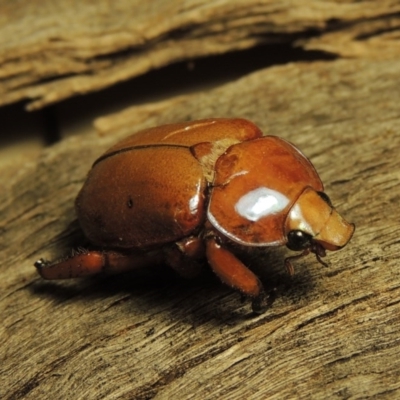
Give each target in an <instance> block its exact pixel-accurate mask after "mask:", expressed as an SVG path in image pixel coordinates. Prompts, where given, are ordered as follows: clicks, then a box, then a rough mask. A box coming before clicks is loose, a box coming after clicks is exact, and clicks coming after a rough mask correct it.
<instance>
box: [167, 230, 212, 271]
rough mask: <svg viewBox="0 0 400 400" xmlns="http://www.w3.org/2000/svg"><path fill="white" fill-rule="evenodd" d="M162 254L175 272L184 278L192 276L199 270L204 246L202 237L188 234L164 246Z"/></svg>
mask: <svg viewBox="0 0 400 400" xmlns="http://www.w3.org/2000/svg"><path fill="white" fill-rule="evenodd" d="M164 254H165V262H166V263H167V264H168V265H169V266H170V267H171V268H172V269H173V270H174V271H175V272H177V273H178V274H179V275H180V276H182V277H184V278H194V277H196V276H197V275H199V274H200V272H201V269H202V263H201V260H202V259H204V258H205V248H204V244H203V241H202V239H200V238H198V237H196V236H190V237H188V238H185V239H183V240H180V241H179V242H176V243H174V244H173V245H172V246H168V247H165V248H164Z"/></svg>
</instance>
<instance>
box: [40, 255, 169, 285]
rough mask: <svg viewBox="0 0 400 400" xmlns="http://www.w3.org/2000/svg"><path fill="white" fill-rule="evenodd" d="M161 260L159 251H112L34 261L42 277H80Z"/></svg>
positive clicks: (125, 269) (150, 263) (130, 268)
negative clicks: (52, 260)
mask: <svg viewBox="0 0 400 400" xmlns="http://www.w3.org/2000/svg"><path fill="white" fill-rule="evenodd" d="M162 261H163V254H162V253H161V252H160V251H153V252H147V253H140V254H138V253H134V254H130V253H127V254H125V253H117V252H114V251H86V250H82V251H79V252H76V253H75V254H73V255H72V256H71V257H67V258H64V259H61V260H59V261H56V262H47V261H44V260H42V259H40V260H38V261H36V262H35V267H36V268H37V270H38V272H39V274H40V275H41V277H42V278H44V279H50V280H52V279H69V278H81V277H85V276H90V275H95V274H98V273H101V272H102V273H110V274H114V273H121V272H125V271H130V270H134V269H138V268H144V267H147V266H149V265H158V264H161V263H162Z"/></svg>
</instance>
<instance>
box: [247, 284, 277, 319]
mask: <svg viewBox="0 0 400 400" xmlns="http://www.w3.org/2000/svg"><path fill="white" fill-rule="evenodd" d="M276 295H277V289H276V288H273V289H272V290H271V292H269V293H268V294H267V293H265V291H264V290H262V291H261V293H260V294H259V295H258V296H257V297H255V298H253V301H252V303H251V309H252V310H253V313H254V314H262V313H263V312H265V311H266V310H267V309H268V308H270V307H271V306H272V304H273V303H274V301H275V299H276Z"/></svg>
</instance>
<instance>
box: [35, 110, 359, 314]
mask: <svg viewBox="0 0 400 400" xmlns="http://www.w3.org/2000/svg"><path fill="white" fill-rule="evenodd" d="M323 190H324V188H323V184H322V182H321V179H320V178H319V176H318V174H317V172H316V170H315V168H314V166H313V165H312V164H311V162H310V161H309V160H308V159H307V158H306V157H305V156H304V155H303V154H302V153H301V152H300V151H299V150H298V149H297V148H296V147H294V146H293V145H292V144H290V143H289V142H287V141H286V140H284V139H281V138H278V137H276V136H263V135H262V132H261V131H260V129H259V128H258V127H257V126H255V125H254V124H253V123H251V122H250V121H247V120H244V119H223V118H214V119H205V120H199V121H192V122H183V123H177V124H171V125H165V126H160V127H155V128H150V129H146V130H143V131H141V132H138V133H136V134H134V135H132V136H129V137H128V138H126V139H125V140H122V141H121V142H119V143H118V144H116V145H115V146H113V147H111V148H110V149H109V150H108V151H106V153H105V154H103V155H102V156H101V157H100V158H98V159H97V161H95V163H94V164H93V167H92V169H91V171H90V172H89V174H88V177H87V180H86V182H85V184H84V185H83V187H82V189H81V191H80V192H79V194H78V197H77V199H76V202H75V207H76V213H77V217H78V220H79V223H80V225H81V227H82V230H83V232H84V234H85V235H86V237H87V238H88V239H89V241H90V242H91V243H92V244H93V245H94V246H95V248H96V249H97V250H90V251H89V250H87V251H78V252H76V253H75V254H73V255H72V256H70V257H67V258H65V259H62V260H59V261H56V262H48V261H44V260H42V259H40V260H38V261H37V262H36V263H35V266H36V268H37V270H38V271H39V273H40V275H41V276H42V277H43V278H45V279H63V278H76V277H83V276H87V275H92V274H95V273H98V272H123V271H127V270H132V269H136V268H141V267H146V266H149V265H153V264H159V263H163V262H164V263H166V264H168V265H169V266H171V267H172V268H173V269H175V270H176V271H178V272H179V273H180V274H182V275H186V276H190V275H192V274H194V273H195V271H196V269H197V268H196V266H197V265H198V264H199V261H201V260H204V259H206V260H207V261H208V264H209V265H210V267H211V269H212V270H213V271H214V273H215V274H216V275H217V276H218V277H219V278H220V279H221V281H222V282H224V283H225V284H227V285H229V286H231V287H232V288H234V289H237V290H239V291H240V292H241V293H242V294H244V295H246V296H249V297H250V298H252V307H253V310H254V311H255V312H261V310H262V309H263V308H264V307H265V304H266V295H265V292H264V289H263V286H262V284H261V282H260V280H259V278H258V277H257V276H256V275H255V274H254V273H253V272H252V271H250V269H248V268H247V267H246V266H245V265H244V264H243V262H241V261H240V260H239V258H238V257H237V256H236V255H235V249H238V248H239V247H240V246H246V247H264V248H269V247H274V246H281V245H286V246H287V247H288V248H289V249H291V250H294V251H300V252H301V253H300V254H298V255H295V256H292V257H288V258H286V259H285V266H286V268H287V269H288V271H289V273H290V274H293V266H292V263H291V261H292V260H293V259H295V258H298V257H301V256H304V255H306V254H309V253H310V252H311V253H314V254H315V255H316V257H317V259H318V261H319V262H321V263H322V264H324V263H323V261H322V260H321V257H324V256H325V253H326V250H331V251H334V250H338V249H341V248H342V247H343V246H345V245H346V244H347V243H348V241H349V240H350V238H351V236H352V235H353V232H354V229H355V226H354V224H351V223H348V222H347V221H345V220H344V219H343V218H342V217H341V216H340V215H339V214H338V212H337V211H336V210H335V208H334V207H333V206H332V204H331V202H330V200H329V198H328V196H327V195H326V194H325V193H324V191H323Z"/></svg>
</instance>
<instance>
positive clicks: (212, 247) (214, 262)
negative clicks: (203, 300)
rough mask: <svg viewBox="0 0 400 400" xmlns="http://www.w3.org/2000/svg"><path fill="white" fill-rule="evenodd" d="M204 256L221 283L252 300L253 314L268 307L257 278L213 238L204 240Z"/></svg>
mask: <svg viewBox="0 0 400 400" xmlns="http://www.w3.org/2000/svg"><path fill="white" fill-rule="evenodd" d="M206 255H207V259H208V262H209V264H210V266H211V269H212V270H213V271H214V273H215V274H216V275H217V276H218V277H219V278H220V279H221V281H222V282H223V283H225V284H227V285H229V286H231V287H232V288H234V289H237V290H239V291H240V292H241V293H243V294H244V295H246V296H249V297H251V298H252V299H253V302H252V308H253V311H254V312H256V313H261V312H262V311H263V310H264V309H265V308H266V306H267V305H269V301H268V300H267V299H266V294H265V292H264V288H263V286H262V284H261V282H260V280H259V279H258V278H257V276H256V275H255V274H254V273H253V272H251V271H250V270H249V269H248V268H247V267H246V266H245V265H244V264H243V263H242V262H241V261H240V260H238V259H237V258H236V257H235V256H234V255H233V254H232V253H231V252H230V251H228V250H226V249H224V248H223V247H222V246H221V245H220V244H218V243H217V241H216V240H215V238H213V237H210V238H208V239H206Z"/></svg>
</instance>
